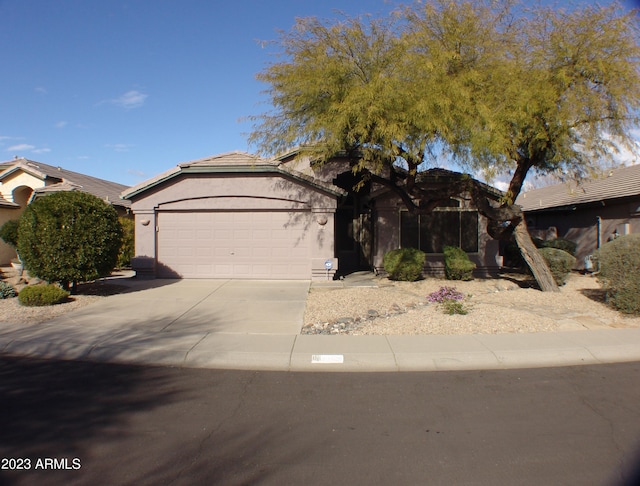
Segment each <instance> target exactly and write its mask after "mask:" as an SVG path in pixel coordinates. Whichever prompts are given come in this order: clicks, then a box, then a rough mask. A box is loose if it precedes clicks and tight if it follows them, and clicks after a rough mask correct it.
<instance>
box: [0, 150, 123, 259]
mask: <svg viewBox="0 0 640 486" xmlns="http://www.w3.org/2000/svg"><path fill="white" fill-rule="evenodd" d="M126 187H127V186H125V185H123V184H117V183H115V182H110V181H105V180H103V179H98V178H96V177H91V176H88V175H84V174H79V173H77V172H73V171H70V170H66V169H63V168H62V167H54V166H51V165H47V164H43V163H41V162H34V161H33V160H27V159H24V158H16V159H14V160H11V161H8V162H2V163H0V226H2V225H3V224H4V223H5V222H6V221H9V220H12V219H19V218H20V215H21V214H22V211H24V208H25V207H26V206H27V205H28V204H29V203H30V202H31V201H32V200H33V199H35V198H37V197H42V196H44V195H46V194H49V193H51V192H56V191H83V192H87V193H89V194H93V195H94V196H97V197H99V198H100V199H103V200H105V201H107V202H109V203H110V204H112V205H113V207H114V208H115V209H116V211H117V212H118V215H119V216H124V215H126V214H128V212H129V207H130V205H131V204H130V202H129V201H126V200H122V199H120V193H121V192H122V191H123V190H124V189H126ZM15 256H16V253H15V251H14V250H13V248H11V247H10V246H9V245H7V244H6V243H5V242H3V241H1V240H0V264H7V263H9V261H10V260H11V259H12V258H15Z"/></svg>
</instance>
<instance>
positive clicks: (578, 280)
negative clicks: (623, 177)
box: [0, 268, 640, 335]
mask: <svg viewBox="0 0 640 486" xmlns="http://www.w3.org/2000/svg"><path fill="white" fill-rule="evenodd" d="M2 271H3V274H2V278H3V280H5V281H8V282H10V283H12V284H13V285H15V286H16V287H17V288H18V289H20V288H21V287H22V286H23V285H24V282H22V283H20V279H19V277H18V276H16V275H15V273H12V271H11V270H10V269H6V268H5V269H2ZM371 280H372V283H373V285H375V286H374V287H349V286H346V287H344V288H342V287H338V288H336V287H316V286H313V287H312V288H311V290H310V291H309V295H308V299H307V304H306V309H305V313H304V320H303V322H304V325H303V328H302V334H327V335H336V334H351V335H419V334H498V333H525V332H549V331H562V330H579V329H602V328H620V327H640V317H630V316H625V315H624V314H621V313H619V312H616V311H614V310H612V309H610V308H609V307H607V306H606V304H605V303H604V301H603V300H604V299H603V292H602V291H601V289H600V286H599V284H598V282H597V279H596V278H594V277H591V276H585V275H580V274H577V273H576V274H573V275H571V276H570V278H569V280H568V282H567V284H566V285H565V286H563V287H561V289H560V292H559V293H553V294H551V293H542V292H540V291H538V290H535V289H534V288H531V285H532V282H531V281H530V280H528V279H526V278H523V277H522V276H520V275H504V276H501V277H499V278H495V279H486V280H485V279H476V280H472V281H470V282H451V281H446V280H442V279H436V278H427V279H425V280H421V281H418V282H394V281H391V280H389V279H387V278H383V277H373V278H372V279H371ZM443 286H447V287H455V288H456V289H457V290H458V291H459V292H461V293H463V294H464V295H465V296H467V297H466V299H465V300H464V301H463V306H464V308H465V309H467V311H468V313H467V314H466V315H459V314H454V315H447V314H445V313H444V312H443V309H442V307H441V306H440V305H439V304H436V303H429V302H428V300H427V296H428V295H429V294H430V293H431V292H435V291H437V290H438V289H440V288H441V287H443ZM126 289H127V287H124V286H118V285H113V284H110V283H105V282H103V281H100V282H94V283H87V284H82V285H80V286H79V293H78V295H73V296H71V297H70V298H69V299H68V301H67V302H64V303H62V304H59V305H54V306H48V307H24V306H22V305H20V304H19V303H18V299H17V298H11V299H3V300H0V323H2V322H10V323H18V324H19V323H24V324H34V323H40V322H45V321H47V320H50V319H53V318H55V317H58V316H60V315H63V314H66V313H67V312H70V311H73V310H75V309H78V308H80V307H83V306H86V305H89V304H91V303H93V302H96V301H97V300H99V299H104V298H106V296H108V295H113V294H116V293H119V292H121V291H124V290H126Z"/></svg>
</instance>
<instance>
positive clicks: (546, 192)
mask: <svg viewBox="0 0 640 486" xmlns="http://www.w3.org/2000/svg"><path fill="white" fill-rule="evenodd" d="M626 197H640V165H631V166H628V167H619V168H617V169H611V170H608V171H606V172H605V173H604V174H603V175H602V177H598V178H594V179H590V180H588V181H583V182H582V183H580V184H577V183H575V182H571V183H562V184H554V185H552V186H547V187H542V188H540V189H533V190H531V191H527V192H524V193H522V194H520V196H519V197H518V199H517V200H516V204H519V205H521V206H522V209H523V210H524V211H540V210H543V209H552V208H553V209H563V208H566V207H573V206H575V205H577V204H589V203H597V202H600V201H604V200H609V199H620V198H626Z"/></svg>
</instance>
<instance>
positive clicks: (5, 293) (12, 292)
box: [0, 282, 16, 299]
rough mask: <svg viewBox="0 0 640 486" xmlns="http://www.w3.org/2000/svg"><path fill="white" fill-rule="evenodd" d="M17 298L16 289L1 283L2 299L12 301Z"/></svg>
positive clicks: (0, 296)
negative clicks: (11, 299)
mask: <svg viewBox="0 0 640 486" xmlns="http://www.w3.org/2000/svg"><path fill="white" fill-rule="evenodd" d="M15 296H16V289H14V288H13V285H11V284H8V283H7V282H0V299H10V298H12V297H15Z"/></svg>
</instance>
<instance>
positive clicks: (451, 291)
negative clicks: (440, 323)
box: [427, 287, 464, 304]
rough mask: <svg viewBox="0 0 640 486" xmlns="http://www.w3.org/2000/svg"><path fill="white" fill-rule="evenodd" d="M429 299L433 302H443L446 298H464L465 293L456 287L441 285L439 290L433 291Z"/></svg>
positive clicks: (459, 299) (458, 299)
mask: <svg viewBox="0 0 640 486" xmlns="http://www.w3.org/2000/svg"><path fill="white" fill-rule="evenodd" d="M427 300H428V301H429V302H432V303H437V304H442V303H443V302H444V301H445V300H457V301H461V300H464V294H463V293H462V292H458V290H456V288H455V287H440V289H439V290H436V291H435V292H431V293H430V294H429V295H428V296H427Z"/></svg>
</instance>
